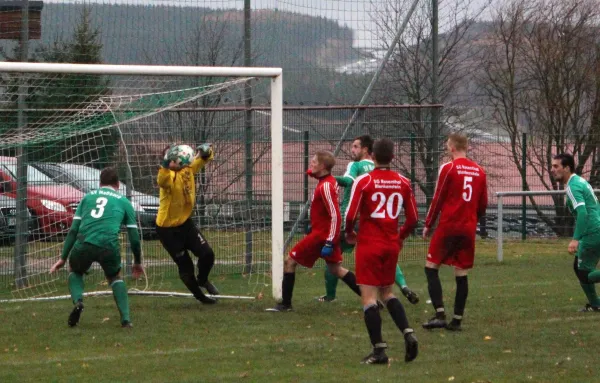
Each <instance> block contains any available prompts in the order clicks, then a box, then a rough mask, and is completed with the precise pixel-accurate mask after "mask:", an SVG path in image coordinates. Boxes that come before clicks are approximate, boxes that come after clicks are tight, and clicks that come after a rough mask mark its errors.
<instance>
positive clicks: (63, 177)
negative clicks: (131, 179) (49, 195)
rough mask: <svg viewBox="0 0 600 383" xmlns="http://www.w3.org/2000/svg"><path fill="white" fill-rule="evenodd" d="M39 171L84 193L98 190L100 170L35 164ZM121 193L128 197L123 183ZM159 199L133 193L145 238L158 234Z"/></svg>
mask: <svg viewBox="0 0 600 383" xmlns="http://www.w3.org/2000/svg"><path fill="white" fill-rule="evenodd" d="M33 166H35V167H36V168H37V169H38V170H40V171H41V172H43V173H44V174H45V175H47V176H49V177H51V178H52V179H53V180H54V181H55V182H58V183H61V184H68V185H72V186H73V187H75V188H77V189H79V190H80V191H82V192H84V193H89V192H90V191H92V190H95V189H98V187H99V184H100V170H98V169H96V168H92V167H89V166H85V165H78V164H66V163H47V162H39V163H36V164H33ZM119 193H121V194H123V195H126V189H125V185H124V184H123V183H121V185H120V187H119ZM159 201H160V200H159V199H158V197H155V196H152V195H148V194H144V193H140V192H138V191H135V190H133V191H132V192H131V204H132V205H133V208H134V209H135V211H136V214H137V216H138V222H139V224H140V228H141V231H142V233H141V234H142V235H143V236H144V237H152V236H154V235H155V234H156V215H157V214H158V203H159Z"/></svg>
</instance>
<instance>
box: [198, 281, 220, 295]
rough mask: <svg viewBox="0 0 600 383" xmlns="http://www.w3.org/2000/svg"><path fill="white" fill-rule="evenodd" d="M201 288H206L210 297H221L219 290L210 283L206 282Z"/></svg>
mask: <svg viewBox="0 0 600 383" xmlns="http://www.w3.org/2000/svg"><path fill="white" fill-rule="evenodd" d="M200 287H204V288H205V289H206V291H207V292H208V293H209V294H210V295H219V289H217V288H216V286H215V285H213V284H212V282H210V281H206V283H205V284H204V285H202V286H200Z"/></svg>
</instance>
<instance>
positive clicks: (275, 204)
mask: <svg viewBox="0 0 600 383" xmlns="http://www.w3.org/2000/svg"><path fill="white" fill-rule="evenodd" d="M2 72H13V73H62V74H96V75H130V76H135V75H140V76H142V75H144V76H215V77H260V78H270V79H271V100H270V101H271V127H270V128H271V251H272V254H271V279H272V286H273V298H275V299H277V300H279V299H281V283H282V280H283V251H284V248H283V244H284V243H283V131H282V128H283V71H282V69H281V68H254V67H201V66H165V65H104V64H62V63H29V62H0V73H2Z"/></svg>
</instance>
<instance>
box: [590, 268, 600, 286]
mask: <svg viewBox="0 0 600 383" xmlns="http://www.w3.org/2000/svg"><path fill="white" fill-rule="evenodd" d="M588 279H589V280H590V281H592V282H594V283H598V282H600V270H595V271H592V272H591V273H589V274H588Z"/></svg>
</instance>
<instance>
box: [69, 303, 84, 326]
mask: <svg viewBox="0 0 600 383" xmlns="http://www.w3.org/2000/svg"><path fill="white" fill-rule="evenodd" d="M82 311H83V302H82V301H78V302H77V303H76V304H75V307H74V308H73V311H71V314H69V320H68V321H67V323H68V324H69V327H75V326H77V323H79V318H81V312H82Z"/></svg>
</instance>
